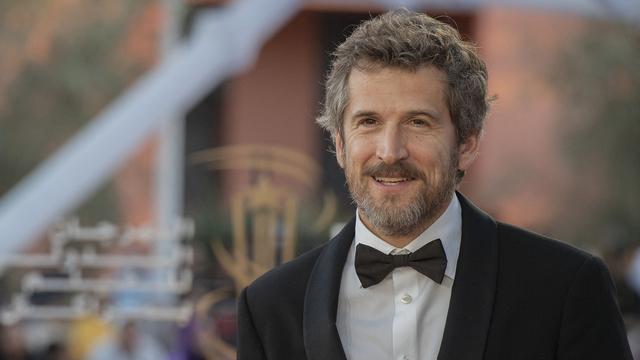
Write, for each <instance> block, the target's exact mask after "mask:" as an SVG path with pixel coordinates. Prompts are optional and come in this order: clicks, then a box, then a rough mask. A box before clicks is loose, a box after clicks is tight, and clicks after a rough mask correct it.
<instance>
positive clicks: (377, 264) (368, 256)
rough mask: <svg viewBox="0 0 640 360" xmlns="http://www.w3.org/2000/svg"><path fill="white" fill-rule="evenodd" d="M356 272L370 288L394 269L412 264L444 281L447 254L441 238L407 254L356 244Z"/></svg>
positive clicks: (413, 266)
mask: <svg viewBox="0 0 640 360" xmlns="http://www.w3.org/2000/svg"><path fill="white" fill-rule="evenodd" d="M355 265H356V273H357V274H358V278H359V279H360V283H361V284H362V287H364V288H368V287H369V286H372V285H375V284H377V283H379V282H380V281H382V279H384V278H385V277H386V276H387V275H388V274H389V273H390V272H391V271H392V270H393V269H395V268H397V267H401V266H410V267H412V268H413V269H415V270H416V271H418V272H420V273H421V274H424V275H425V276H427V277H429V278H430V279H431V280H433V281H435V282H437V283H438V284H440V283H442V278H443V277H444V269H445V268H446V267H447V256H446V255H445V253H444V248H443V247H442V242H441V241H440V239H436V240H434V241H431V242H430V243H428V244H426V245H424V246H423V247H421V248H420V249H418V250H417V251H415V252H413V253H411V254H407V255H387V254H384V253H382V252H380V251H378V250H376V249H374V248H372V247H371V246H367V245H364V244H358V246H356V264H355Z"/></svg>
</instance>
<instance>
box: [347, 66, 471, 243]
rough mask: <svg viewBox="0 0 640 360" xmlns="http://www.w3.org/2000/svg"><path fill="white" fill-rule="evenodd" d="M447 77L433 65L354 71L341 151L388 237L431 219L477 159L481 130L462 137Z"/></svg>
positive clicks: (364, 215)
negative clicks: (459, 140) (447, 93)
mask: <svg viewBox="0 0 640 360" xmlns="http://www.w3.org/2000/svg"><path fill="white" fill-rule="evenodd" d="M445 79H446V78H445V75H444V73H443V72H441V71H440V70H438V69H436V68H435V67H432V66H426V67H421V68H420V69H419V70H417V71H407V70H403V69H398V68H392V67H386V68H381V69H380V70H376V71H361V70H358V69H354V70H353V71H352V72H351V74H350V77H349V83H348V86H349V104H348V106H347V108H346V109H345V113H344V125H343V126H344V131H343V133H342V134H341V135H338V136H336V155H337V159H338V163H339V164H340V166H341V167H342V168H343V169H344V170H345V175H346V178H347V184H348V186H349V190H350V192H351V195H352V197H353V199H354V200H355V202H356V204H357V205H358V208H359V211H360V217H361V219H362V220H363V222H364V223H365V225H367V226H368V227H369V229H370V230H372V231H373V232H374V233H376V234H377V235H379V236H381V237H383V239H385V240H387V238H393V237H400V238H405V237H410V238H411V239H412V238H413V237H415V236H417V235H418V234H419V233H420V232H422V231H424V229H426V228H427V227H428V226H429V225H431V224H432V223H433V221H435V219H436V218H437V217H438V216H440V214H441V213H442V212H443V211H444V210H445V209H446V206H447V205H448V202H449V201H450V199H451V196H452V194H453V191H454V189H455V174H456V170H457V169H461V170H466V169H467V168H468V167H469V166H470V165H471V163H472V162H473V159H474V158H475V154H476V148H477V138H476V137H473V138H471V139H470V140H468V141H466V142H465V143H464V144H461V145H460V146H458V144H457V141H456V130H455V127H454V125H453V123H452V121H451V116H450V114H449V110H448V107H447V103H446V97H445V90H446V83H445Z"/></svg>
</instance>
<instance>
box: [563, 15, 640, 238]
mask: <svg viewBox="0 0 640 360" xmlns="http://www.w3.org/2000/svg"><path fill="white" fill-rule="evenodd" d="M556 70H557V71H556V73H555V76H556V81H557V83H558V85H559V88H560V89H561V90H562V93H563V94H564V96H565V98H566V99H565V103H566V104H567V107H566V109H567V112H566V114H564V115H565V119H566V129H567V130H568V131H567V138H566V150H567V154H568V155H569V157H570V160H571V162H572V163H573V164H574V165H575V167H574V169H573V170H574V173H575V177H576V181H575V186H574V189H573V192H574V193H573V194H572V197H573V200H575V202H578V203H579V202H580V198H582V200H583V201H584V199H585V197H586V198H591V199H595V200H594V203H589V201H584V202H585V203H586V204H587V205H588V206H587V208H579V209H577V210H578V211H579V212H580V213H582V214H583V215H582V217H581V218H580V219H578V220H579V225H580V226H581V228H582V231H581V232H578V233H576V235H577V236H582V237H585V238H591V239H594V238H595V239H599V240H593V241H614V242H627V243H628V242H637V241H638V240H640V186H638V184H640V32H639V31H638V28H634V27H628V26H623V25H619V24H616V25H613V24H595V25H591V26H590V27H589V28H588V29H587V30H586V31H585V32H584V33H583V34H582V35H581V36H580V38H578V39H577V40H576V42H575V46H574V47H571V48H567V49H566V50H565V54H564V56H563V57H562V58H561V61H560V63H559V64H558V66H557V69H556ZM594 193H595V196H592V195H593V194H594ZM621 234H624V235H621ZM600 235H602V236H600ZM621 237H622V238H623V239H621ZM583 242H584V241H583ZM594 245H595V244H594ZM600 245H601V246H606V245H604V244H600Z"/></svg>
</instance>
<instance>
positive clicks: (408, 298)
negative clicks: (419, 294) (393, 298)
mask: <svg viewBox="0 0 640 360" xmlns="http://www.w3.org/2000/svg"><path fill="white" fill-rule="evenodd" d="M400 301H401V302H402V303H403V304H411V301H413V298H412V297H411V295H409V294H405V295H404V296H403V297H401V298H400Z"/></svg>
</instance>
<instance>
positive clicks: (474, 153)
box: [458, 134, 481, 171]
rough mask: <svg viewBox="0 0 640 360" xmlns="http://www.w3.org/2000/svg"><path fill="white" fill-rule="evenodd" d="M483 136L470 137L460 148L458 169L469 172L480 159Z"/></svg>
mask: <svg viewBox="0 0 640 360" xmlns="http://www.w3.org/2000/svg"><path fill="white" fill-rule="evenodd" d="M480 138H481V134H476V135H472V136H469V137H468V138H467V139H466V140H465V141H464V142H463V143H462V144H460V145H459V146H458V169H459V170H464V171H466V170H468V169H469V168H470V167H471V165H472V164H473V162H474V161H475V160H476V158H477V157H478V152H479V151H480Z"/></svg>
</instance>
